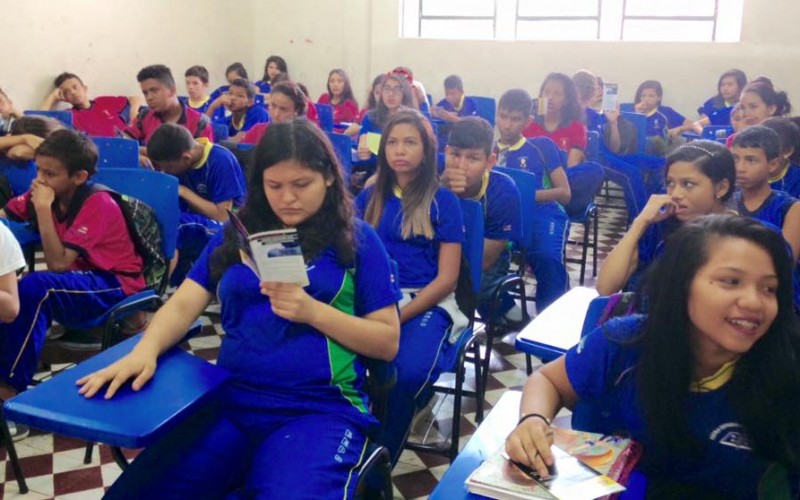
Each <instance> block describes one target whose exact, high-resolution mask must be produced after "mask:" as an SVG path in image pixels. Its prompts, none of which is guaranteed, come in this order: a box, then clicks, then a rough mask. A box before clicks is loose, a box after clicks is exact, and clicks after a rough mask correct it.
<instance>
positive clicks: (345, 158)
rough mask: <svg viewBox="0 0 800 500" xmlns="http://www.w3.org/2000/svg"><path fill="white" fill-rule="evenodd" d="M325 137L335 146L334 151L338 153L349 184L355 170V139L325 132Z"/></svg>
mask: <svg viewBox="0 0 800 500" xmlns="http://www.w3.org/2000/svg"><path fill="white" fill-rule="evenodd" d="M325 135H327V136H328V139H330V141H331V144H333V149H334V150H335V151H336V156H337V157H338V158H339V163H340V164H341V165H342V170H343V171H344V178H345V180H346V181H347V182H348V184H349V182H350V172H351V171H352V170H353V139H351V138H350V136H348V135H344V134H337V133H336V132H325Z"/></svg>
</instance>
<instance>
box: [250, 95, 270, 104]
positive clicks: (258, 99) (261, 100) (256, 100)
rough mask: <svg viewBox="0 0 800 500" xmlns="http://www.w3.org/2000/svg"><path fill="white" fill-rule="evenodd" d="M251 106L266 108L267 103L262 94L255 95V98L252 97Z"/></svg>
mask: <svg viewBox="0 0 800 500" xmlns="http://www.w3.org/2000/svg"><path fill="white" fill-rule="evenodd" d="M253 104H255V105H256V106H266V105H267V101H266V100H264V94H256V95H255V97H253Z"/></svg>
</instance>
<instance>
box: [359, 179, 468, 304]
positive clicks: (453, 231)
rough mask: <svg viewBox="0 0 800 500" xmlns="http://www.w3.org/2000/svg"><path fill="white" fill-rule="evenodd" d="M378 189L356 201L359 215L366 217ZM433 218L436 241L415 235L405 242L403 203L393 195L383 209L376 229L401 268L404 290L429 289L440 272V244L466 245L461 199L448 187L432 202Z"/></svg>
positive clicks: (438, 192) (373, 188) (438, 190)
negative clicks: (374, 193) (371, 200)
mask: <svg viewBox="0 0 800 500" xmlns="http://www.w3.org/2000/svg"><path fill="white" fill-rule="evenodd" d="M374 190H375V186H370V187H368V188H366V189H364V190H363V191H362V192H361V193H360V194H359V195H358V197H357V198H356V202H355V205H356V214H357V215H358V217H361V218H363V217H364V214H365V213H366V211H367V205H368V204H369V200H370V199H371V198H372V193H373V192H374ZM430 218H431V223H432V225H433V239H430V240H429V239H427V238H425V237H424V236H412V237H411V238H409V239H403V236H402V225H403V200H402V199H401V198H399V197H398V196H397V194H392V195H391V196H389V197H388V198H387V199H386V201H385V203H384V206H383V213H382V216H381V221H380V223H379V224H378V227H376V228H375V230H376V232H377V233H378V236H379V237H380V238H381V241H382V242H383V244H384V246H385V247H386V251H387V252H388V253H389V257H391V258H392V259H393V260H394V261H395V262H396V263H397V266H398V269H399V270H400V272H399V277H398V282H399V283H400V288H403V289H411V290H418V289H422V288H425V287H426V286H428V284H429V283H430V282H431V281H433V280H434V279H435V278H436V275H437V274H438V273H439V244H440V243H463V242H464V218H463V215H462V214H461V205H460V204H459V201H458V198H457V197H456V195H454V194H453V193H452V192H450V191H449V190H447V189H445V188H442V187H440V188H438V189H437V191H436V196H435V197H434V199H433V203H431V208H430Z"/></svg>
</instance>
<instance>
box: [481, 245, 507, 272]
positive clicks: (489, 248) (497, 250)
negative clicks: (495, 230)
mask: <svg viewBox="0 0 800 500" xmlns="http://www.w3.org/2000/svg"><path fill="white" fill-rule="evenodd" d="M507 243H508V240H490V239H488V238H484V240H483V265H482V266H481V267H482V269H483V270H484V271H488V270H489V269H491V268H492V266H494V263H495V262H497V258H498V257H500V254H501V253H503V250H505V249H506V244H507Z"/></svg>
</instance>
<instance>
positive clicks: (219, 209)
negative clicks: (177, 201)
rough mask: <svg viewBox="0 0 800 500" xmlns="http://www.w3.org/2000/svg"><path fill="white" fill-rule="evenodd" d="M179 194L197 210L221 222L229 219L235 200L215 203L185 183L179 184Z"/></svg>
mask: <svg viewBox="0 0 800 500" xmlns="http://www.w3.org/2000/svg"><path fill="white" fill-rule="evenodd" d="M178 196H179V197H180V198H181V199H183V201H185V202H186V203H187V204H188V205H189V206H190V207H192V210H194V211H195V212H197V213H199V214H201V215H205V216H206V217H208V218H210V219H214V220H216V221H219V222H226V221H227V220H228V210H230V209H231V208H232V207H233V200H225V201H221V202H219V203H214V202H213V201H208V200H206V199H204V198H201V197H200V196H199V195H198V194H197V193H195V192H194V191H192V190H191V189H189V188H187V187H186V186H183V185H181V186H178Z"/></svg>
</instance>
